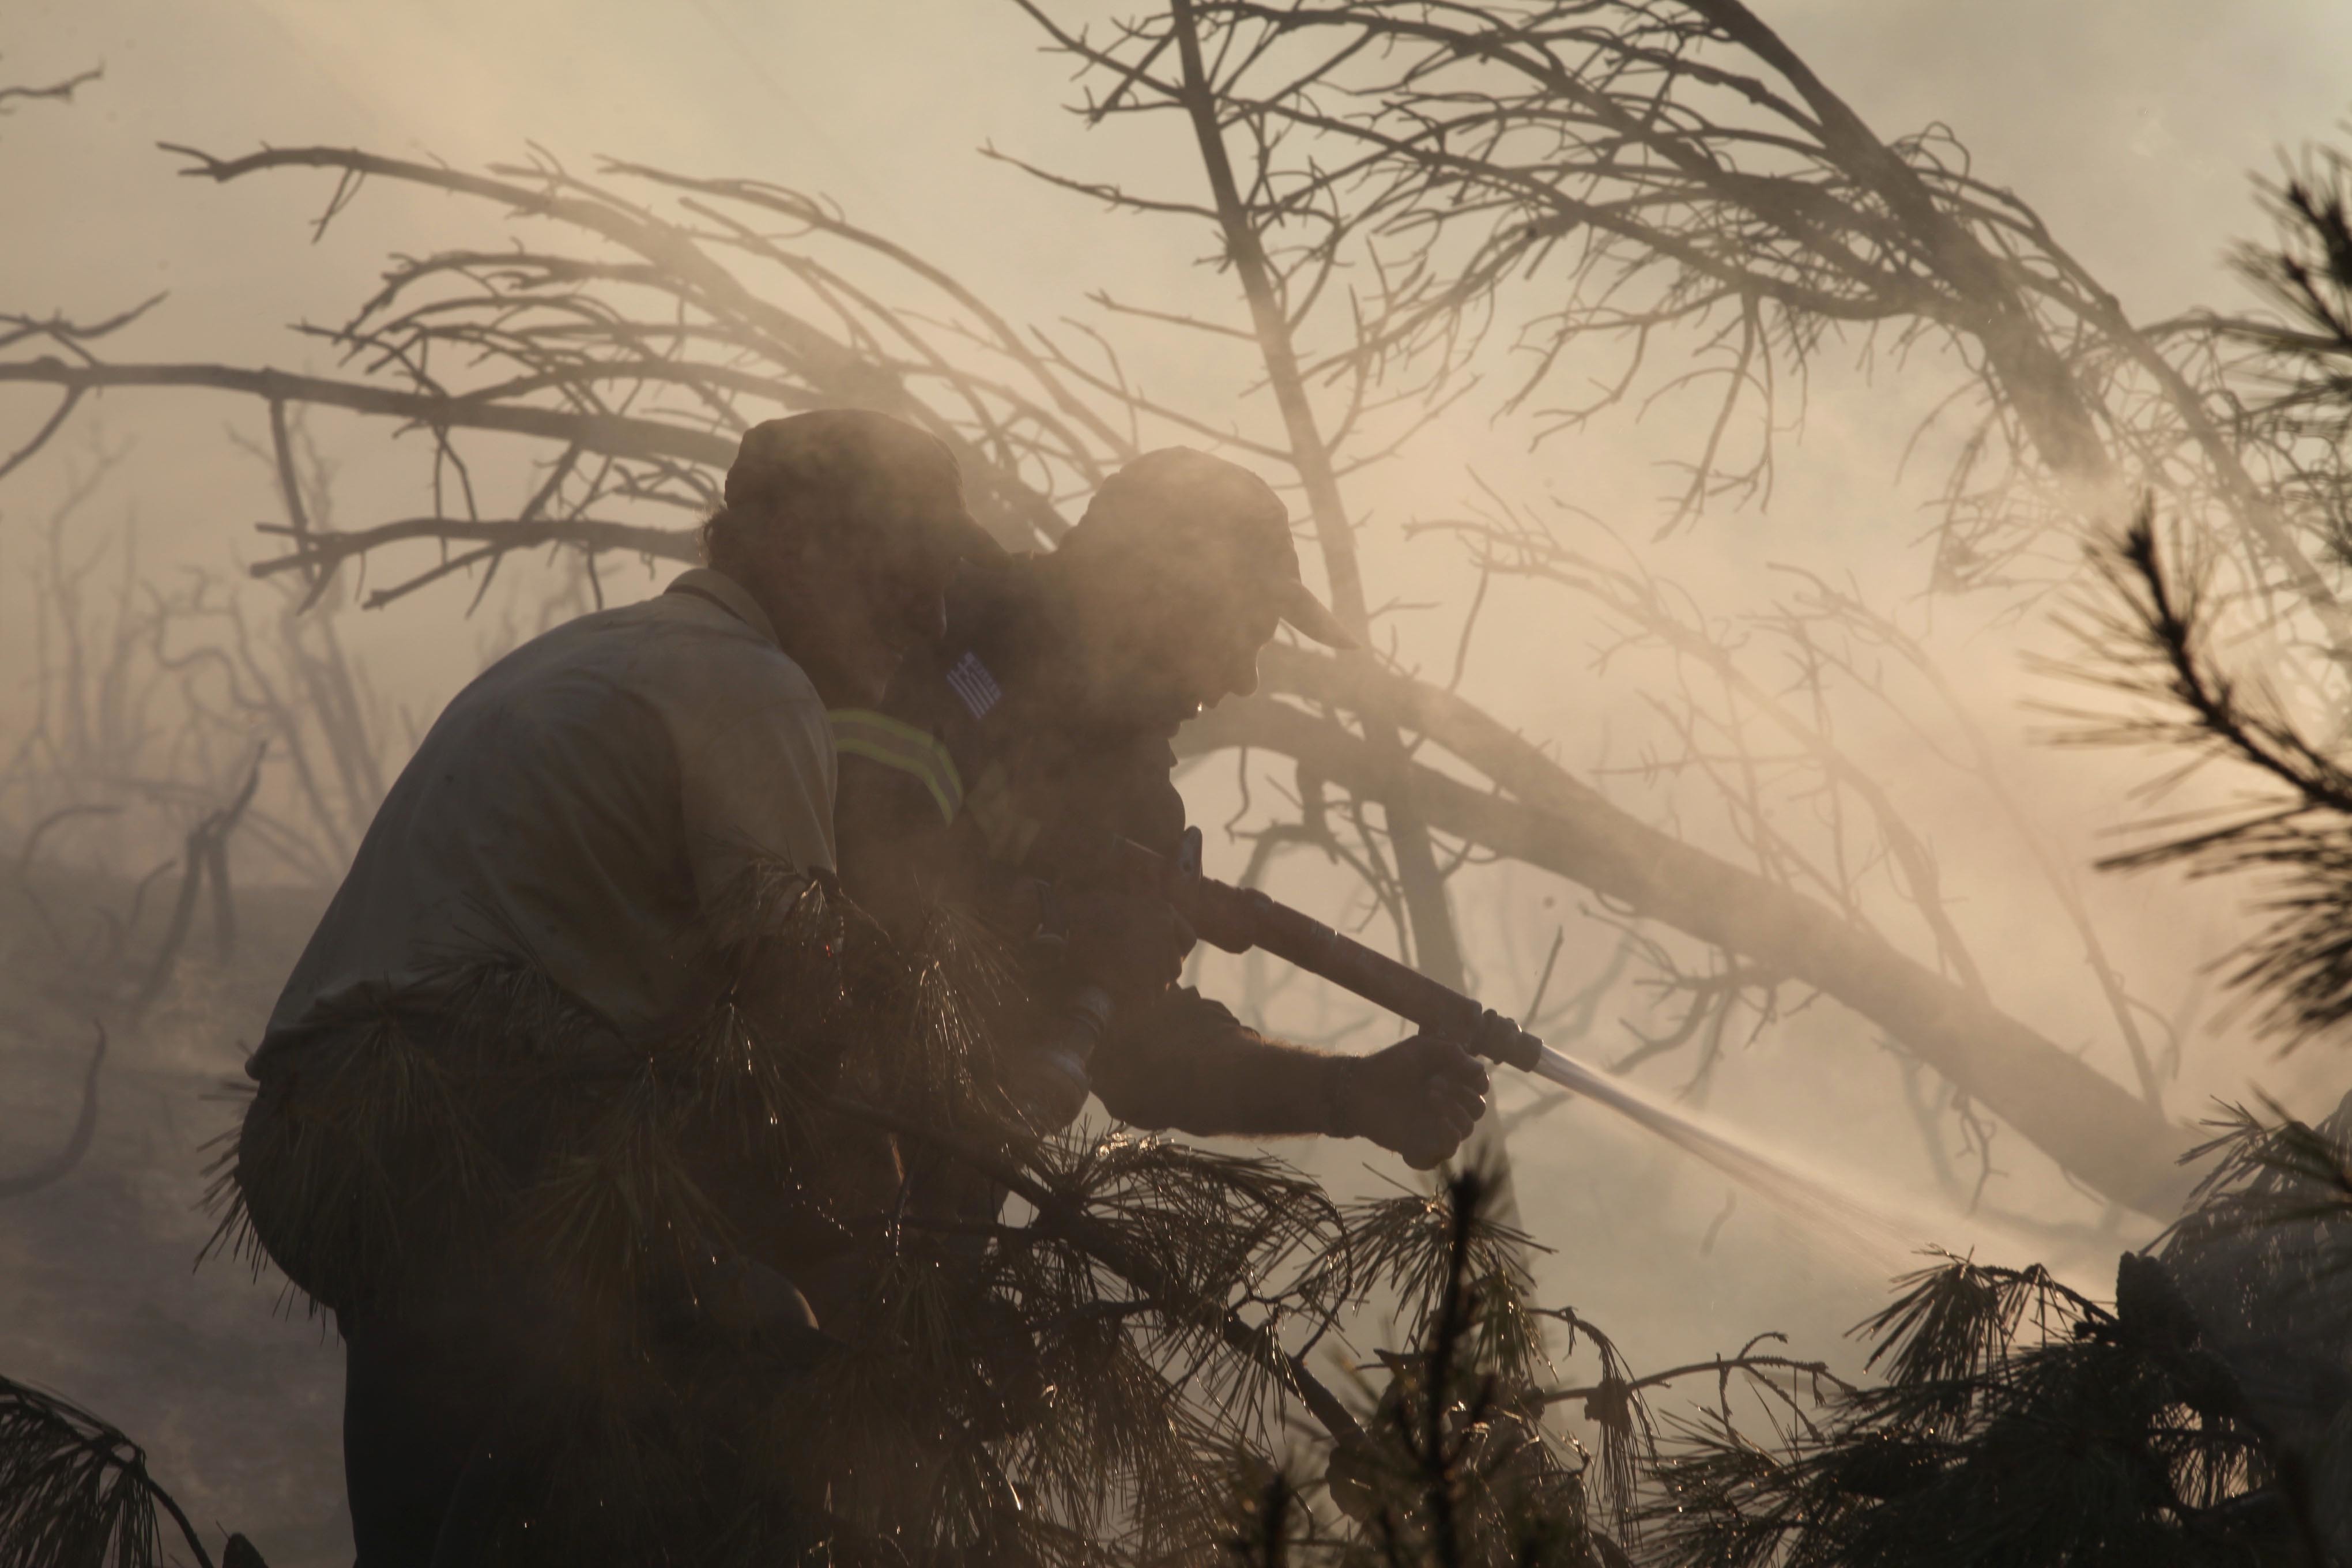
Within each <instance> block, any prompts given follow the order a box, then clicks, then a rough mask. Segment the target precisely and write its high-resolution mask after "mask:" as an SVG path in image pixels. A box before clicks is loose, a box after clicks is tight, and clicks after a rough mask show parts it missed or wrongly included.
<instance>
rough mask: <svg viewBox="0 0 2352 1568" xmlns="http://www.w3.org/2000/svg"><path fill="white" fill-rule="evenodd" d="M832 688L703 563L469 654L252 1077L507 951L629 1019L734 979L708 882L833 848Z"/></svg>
mask: <svg viewBox="0 0 2352 1568" xmlns="http://www.w3.org/2000/svg"><path fill="white" fill-rule="evenodd" d="M834 794H835V754H834V744H833V738H832V735H831V732H830V730H829V728H828V726H827V724H826V721H825V715H824V703H823V701H822V700H820V699H819V698H818V696H817V693H816V689H815V687H814V686H813V685H812V684H811V683H810V681H809V679H808V677H807V675H806V674H804V673H803V671H802V669H801V668H800V667H799V666H798V665H796V664H794V663H793V661H792V660H791V659H790V658H786V657H785V655H784V653H783V651H782V648H780V647H778V646H777V644H776V637H775V629H774V627H773V626H772V625H771V624H770V622H769V620H768V617H767V616H765V615H764V614H763V613H762V612H761V609H760V606H759V605H758V604H757V603H756V602H754V601H753V599H752V598H751V595H750V594H748V593H746V592H745V591H744V590H743V588H742V587H741V586H740V584H736V583H735V582H733V581H732V580H731V579H730V578H727V577H725V576H722V575H720V574H717V573H714V572H709V571H703V570H696V571H690V572H688V573H686V574H683V575H682V576H680V577H679V578H678V579H677V581H676V582H675V583H673V584H671V585H670V589H669V591H668V592H667V593H665V594H662V595H658V596H656V597H655V598H653V599H651V600H649V601H647V602H646V603H644V604H640V605H628V606H625V607H624V608H620V609H612V610H604V611H599V612H597V613H596V614H593V615H588V616H581V617H580V618H579V619H577V620H574V621H572V622H570V623H568V624H566V625H564V626H558V627H556V628H555V629H554V630H552V631H550V632H548V633H547V634H545V635H544V636H542V637H537V638H534V639H533V640H532V641H530V642H528V643H526V644H524V645H523V646H522V647H519V648H517V649H515V650H514V652H512V653H510V654H509V655H507V657H506V658H502V659H500V660H499V661H498V662H497V663H496V664H494V665H492V666H490V668H488V669H487V670H485V671H483V672H482V674H481V675H480V676H478V677H477V678H476V679H475V680H474V681H473V683H472V684H471V685H469V686H467V688H466V689H464V690H463V691H461V692H459V693H458V695H457V699H456V700H453V701H452V702H451V703H450V704H449V706H448V708H447V709H446V710H444V711H443V713H442V715H441V717H440V718H439V719H438V720H437V721H435V723H434V725H433V728H432V730H431V731H430V732H428V733H427V734H426V735H425V741H424V743H423V744H422V745H421V746H419V747H418V748H417V751H416V754H415V757H413V758H412V759H411V760H410V762H409V763H408V766H407V767H406V768H404V769H403V770H402V772H401V774H400V778H399V780H398V782H396V783H395V784H394V785H393V787H392V791H391V793H390V794H389V795H386V796H385V797H384V802H383V806H382V807H381V808H380V809H379V810H378V811H377V813H376V816H375V820H374V822H373V824H371V825H370V826H369V828H368V832H367V837H365V838H364V839H363V840H362V842H361V845H360V848H359V853H358V855H357V856H356V857H355V858H354V859H353V860H352V868H351V871H350V873H349V874H348V875H347V876H346V877H345V878H344V879H343V884H342V887H341V889H338V890H337V892H336V894H335V898H334V901H333V902H332V903H331V904H330V905H329V906H328V908H327V912H326V915H325V917H324V918H323V919H321V920H320V922H319V929H318V930H317V931H316V932H314V933H313V934H312V936H311V938H310V945H309V947H307V948H306V949H304V951H303V953H302V956H301V958H300V960H299V962H298V963H296V964H295V966H294V972H293V974H292V977H291V978H290V979H289V980H288V982H287V984H286V989H285V991H284V993H283V994H281V995H280V996H279V998H278V1006H277V1009H276V1011H275V1012H273V1013H272V1014H271V1016H270V1020H269V1027H268V1033H267V1034H266V1035H265V1036H264V1037H263V1041H262V1045H261V1048H260V1049H259V1050H258V1051H257V1052H256V1053H255V1055H254V1058H253V1061H252V1063H251V1064H249V1067H248V1070H249V1071H251V1072H252V1073H253V1074H254V1076H256V1077H259V1076H261V1074H262V1072H263V1071H264V1070H265V1069H266V1068H268V1066H269V1065H271V1064H272V1063H273V1062H275V1061H278V1060H279V1059H281V1058H285V1057H286V1056H287V1055H288V1054H289V1053H291V1052H293V1051H296V1050H299V1047H300V1046H301V1044H302V1043H303V1041H304V1040H305V1039H306V1038H310V1037H316V1036H317V1035H318V1034H319V1033H320V1031H321V1030H322V1029H325V1028H329V1027H331V1026H334V1025H336V1024H338V1023H341V1022H343V1021H347V1020H353V1019H360V1018H365V1017H368V1016H380V1015H381V1014H382V1013H383V1011H385V1010H386V1009H404V1010H412V1009H413V1010H423V1011H429V1010H430V1009H431V1008H432V1006H433V1005H435V1003H436V1001H437V1000H439V999H440V998H441V996H442V995H443V994H444V993H445V992H446V988H447V987H448V986H449V985H450V984H452V983H453V982H454V980H455V979H456V978H457V977H458V976H459V975H461V974H462V973H463V972H464V971H465V970H466V969H467V967H468V966H469V965H479V964H481V963H485V962H490V963H518V962H519V963H521V964H523V965H526V966H528V967H529V968H530V969H531V970H533V971H536V972H537V973H539V974H541V975H542V976H543V977H545V978H546V979H548V980H550V981H551V982H553V983H554V984H556V985H558V986H560V987H562V989H563V990H564V991H566V992H569V993H570V994H572V996H573V997H575V998H576V999H578V1000H579V1001H581V1002H583V1003H584V1004H586V1005H588V1006H589V1007H590V1008H592V1009H593V1010H594V1012H596V1013H597V1014H599V1015H601V1016H602V1017H603V1019H604V1021H605V1022H606V1023H608V1024H609V1025H610V1026H612V1027H613V1028H614V1030H615V1031H616V1032H618V1033H619V1034H620V1035H621V1036H622V1037H624V1038H627V1039H632V1040H635V1039H645V1038H651V1037H658V1036H660V1035H662V1034H664V1033H666V1032H667V1031H669V1030H671V1029H673V1028H676V1027H678V1026H683V1025H686V1024H688V1023H689V1022H691V1021H692V1020H693V1019H695V1018H696V1017H698V1016H700V1015H701V1014H702V1013H703V1012H704V1011H705V1010H707V1009H708V1008H709V1005H711V1004H712V1003H714V1002H715V1001H717V1000H718V998H719V995H720V994H721V993H722V992H723V990H724V988H725V984H726V981H725V978H724V976H723V974H722V973H721V972H720V969H719V964H718V962H717V959H716V956H715V954H713V953H712V952H710V951H709V942H708V941H707V939H706V934H705V926H706V924H707V920H706V917H707V916H708V915H709V912H710V910H711V906H712V903H713V900H716V899H719V898H722V897H724V896H725V895H726V893H727V892H728V890H729V889H730V886H731V884H732V883H733V881H734V879H737V878H738V877H740V875H741V873H742V872H743V870H744V869H745V868H746V867H747V866H748V865H749V864H750V863H751V861H752V860H754V859H755V858H767V859H772V860H776V861H782V862H783V863H785V864H787V865H789V866H790V867H793V868H799V869H801V870H803V871H808V870H817V869H822V870H824V871H828V872H829V871H830V870H831V869H832V868H833V866H834V858H835V857H834V838H833V804H834Z"/></svg>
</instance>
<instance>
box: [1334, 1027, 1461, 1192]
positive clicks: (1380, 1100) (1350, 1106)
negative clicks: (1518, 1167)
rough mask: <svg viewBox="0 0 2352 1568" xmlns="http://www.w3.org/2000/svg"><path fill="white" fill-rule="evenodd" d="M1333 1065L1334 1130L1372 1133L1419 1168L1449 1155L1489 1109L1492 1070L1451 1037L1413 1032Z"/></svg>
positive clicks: (1348, 1135) (1356, 1135) (1360, 1135)
mask: <svg viewBox="0 0 2352 1568" xmlns="http://www.w3.org/2000/svg"><path fill="white" fill-rule="evenodd" d="M1331 1065H1332V1070H1333V1071H1334V1072H1335V1073H1336V1074H1338V1078H1337V1079H1336V1081H1335V1084H1334V1088H1333V1089H1332V1094H1331V1109H1332V1121H1333V1123H1334V1126H1333V1131H1335V1132H1337V1133H1338V1134H1339V1136H1340V1137H1343V1138H1369V1139H1370V1140H1371V1141H1372V1142H1375V1143H1377V1144H1379V1145H1380V1146H1381V1148H1383V1149H1389V1150H1392V1151H1394V1152H1397V1153H1399V1154H1402V1155H1403V1156H1404V1161H1405V1163H1406V1164H1408V1165H1411V1166H1412V1167H1413V1168H1414V1169H1415V1170H1421V1171H1425V1170H1427V1169H1429V1167H1431V1166H1432V1165H1434V1164H1436V1163H1438V1162H1439V1161H1441V1160H1444V1159H1447V1158H1449V1157H1450V1156H1451V1155H1452V1154H1453V1152H1454V1151H1455V1150H1456V1149H1459V1148H1460V1147H1461V1146H1462V1141H1463V1140H1464V1139H1465V1138H1467V1137H1469V1136H1470V1130H1471V1129H1472V1128H1473V1127H1475V1126H1476V1125H1477V1123H1478V1118H1479V1117H1480V1116H1481V1115H1482V1114H1484V1113H1485V1111H1486V1068H1485V1067H1484V1066H1483V1065H1482V1064H1481V1063H1480V1062H1479V1060H1478V1058H1476V1057H1474V1056H1472V1055H1471V1054H1470V1053H1469V1052H1467V1051H1465V1050H1464V1049H1463V1048H1462V1047H1459V1046H1457V1045H1455V1044H1454V1043H1453V1042H1452V1041H1450V1040H1441V1039H1437V1038H1434V1037H1431V1036H1428V1035H1413V1036H1411V1037H1407V1038H1405V1039H1402V1040H1399V1041H1398V1042H1397V1043H1396V1044H1395V1045H1393V1046H1391V1047H1389V1048H1388V1049H1386V1050H1384V1051H1376V1052H1374V1053H1373V1054H1372V1055H1370V1056H1369V1057H1339V1058H1332V1064H1331Z"/></svg>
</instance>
